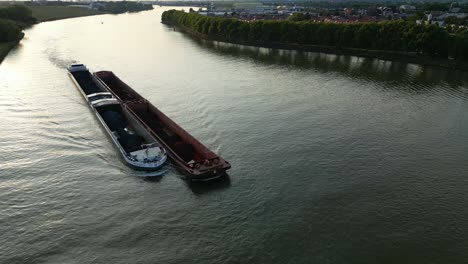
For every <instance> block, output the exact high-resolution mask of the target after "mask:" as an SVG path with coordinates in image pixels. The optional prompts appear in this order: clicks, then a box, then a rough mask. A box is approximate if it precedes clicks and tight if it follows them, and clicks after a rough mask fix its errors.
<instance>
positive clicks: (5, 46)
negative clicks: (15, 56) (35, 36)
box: [0, 40, 19, 63]
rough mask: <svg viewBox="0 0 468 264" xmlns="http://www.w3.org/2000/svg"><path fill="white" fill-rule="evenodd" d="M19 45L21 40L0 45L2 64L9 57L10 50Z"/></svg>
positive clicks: (0, 60)
mask: <svg viewBox="0 0 468 264" xmlns="http://www.w3.org/2000/svg"><path fill="white" fill-rule="evenodd" d="M18 43H19V40H18V41H11V42H3V43H0V63H1V62H2V61H3V59H4V58H5V57H6V55H8V53H9V52H10V50H11V49H13V48H14V47H15V46H16V45H17V44H18Z"/></svg>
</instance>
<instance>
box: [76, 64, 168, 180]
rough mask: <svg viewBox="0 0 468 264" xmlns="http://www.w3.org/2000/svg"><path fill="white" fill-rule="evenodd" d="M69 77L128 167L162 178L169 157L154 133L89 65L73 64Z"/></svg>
mask: <svg viewBox="0 0 468 264" xmlns="http://www.w3.org/2000/svg"><path fill="white" fill-rule="evenodd" d="M68 73H69V75H70V77H71V79H72V80H73V82H74V83H75V85H76V87H77V88H78V90H79V91H80V93H81V95H82V96H83V97H84V98H85V100H86V102H87V103H88V105H89V107H90V108H91V109H92V110H93V112H94V113H95V114H96V117H97V119H98V120H99V122H100V123H101V125H102V126H103V128H104V130H105V131H106V133H107V135H108V136H109V137H110V139H111V140H112V142H113V143H114V145H115V146H116V148H117V149H118V150H119V152H120V153H121V156H122V158H123V160H124V161H125V163H126V164H127V165H128V166H130V167H132V168H134V169H138V170H146V171H157V170H158V171H159V172H160V173H156V174H152V175H151V176H159V175H162V174H163V173H164V172H165V171H164V170H161V167H162V166H163V165H164V163H165V162H166V160H167V154H166V151H165V149H164V148H163V147H161V146H160V145H159V144H158V142H157V141H156V139H155V138H154V137H153V136H152V135H151V133H150V132H148V131H147V130H146V129H145V128H144V127H143V126H142V125H141V124H140V122H139V121H137V120H136V119H135V117H134V116H133V115H131V114H129V113H128V111H127V110H126V108H125V107H122V104H121V103H120V101H119V100H118V99H117V98H115V97H114V96H113V95H112V94H111V93H110V92H109V91H108V90H107V89H106V88H105V87H103V86H102V84H100V82H99V81H97V80H96V79H95V77H94V76H93V75H92V74H91V73H90V72H89V70H88V69H87V68H86V66H85V65H83V64H72V65H70V66H69V67H68Z"/></svg>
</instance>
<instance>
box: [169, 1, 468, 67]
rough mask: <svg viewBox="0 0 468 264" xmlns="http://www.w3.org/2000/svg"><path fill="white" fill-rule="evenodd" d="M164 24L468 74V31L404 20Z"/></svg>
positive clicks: (175, 14) (212, 35)
mask: <svg viewBox="0 0 468 264" xmlns="http://www.w3.org/2000/svg"><path fill="white" fill-rule="evenodd" d="M162 22H163V23H165V24H168V25H170V26H173V27H175V26H176V27H178V28H180V29H182V30H183V31H185V32H188V33H190V34H194V35H196V36H199V37H202V38H206V39H211V40H217V41H223V42H228V43H234V44H241V45H249V46H258V47H266V48H277V49H289V50H301V51H311V52H322V53H332V54H338V55H351V56H359V57H369V58H377V59H382V60H392V61H395V60H398V61H404V62H410V63H416V64H421V65H430V66H439V67H444V68H450V69H460V70H465V71H468V30H466V29H464V28H459V29H457V30H456V33H453V34H452V33H449V32H448V31H447V30H446V29H445V28H441V27H438V26H436V25H418V24H416V23H410V22H405V21H386V22H380V23H374V22H369V23H354V24H336V23H327V22H312V21H301V22H295V21H288V20H279V21H277V20H259V21H248V22H247V21H242V20H238V19H233V18H223V17H206V16H202V15H200V14H197V13H185V12H182V11H177V10H170V11H165V12H164V13H163V15H162Z"/></svg>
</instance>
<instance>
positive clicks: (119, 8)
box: [98, 1, 153, 14]
mask: <svg viewBox="0 0 468 264" xmlns="http://www.w3.org/2000/svg"><path fill="white" fill-rule="evenodd" d="M99 4H101V6H99V7H98V10H99V11H103V12H108V13H112V14H120V13H125V12H139V11H144V10H151V9H153V5H151V4H142V3H138V2H134V1H121V2H99Z"/></svg>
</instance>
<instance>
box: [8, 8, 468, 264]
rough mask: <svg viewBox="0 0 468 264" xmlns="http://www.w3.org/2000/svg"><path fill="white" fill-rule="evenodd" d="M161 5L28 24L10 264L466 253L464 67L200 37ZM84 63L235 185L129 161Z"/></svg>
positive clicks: (467, 82)
mask: <svg viewBox="0 0 468 264" xmlns="http://www.w3.org/2000/svg"><path fill="white" fill-rule="evenodd" d="M162 10H164V8H159V7H158V8H155V10H152V11H148V12H142V13H137V14H122V15H102V16H94V17H85V18H76V19H68V20H61V21H54V22H46V23H41V24H38V25H35V26H34V27H32V28H30V29H28V30H26V32H25V33H26V36H25V38H24V39H23V40H22V41H21V43H20V45H19V46H18V47H17V48H16V49H15V50H13V51H12V52H11V53H10V54H9V55H8V57H7V58H6V59H5V61H4V62H3V63H2V64H1V65H0V89H1V94H0V241H2V243H0V263H466V260H467V259H468V251H467V250H466V249H467V248H468V208H467V204H468V203H467V202H468V193H467V189H468V177H467V176H468V114H467V113H468V77H467V74H466V73H463V72H457V71H448V70H444V69H439V68H426V67H421V66H418V65H414V64H405V63H392V62H388V61H380V60H372V59H363V58H356V57H344V56H334V55H324V54H316V53H300V52H294V51H282V50H271V49H264V48H253V47H242V46H237V45H231V44H225V43H218V42H211V41H203V40H198V39H194V38H192V37H190V36H187V35H185V34H183V33H180V32H177V31H174V29H172V28H170V27H167V26H164V25H162V24H160V15H161V12H162ZM73 62H82V63H85V64H87V65H88V66H89V67H90V68H91V69H92V70H112V71H114V72H115V73H116V74H117V76H119V77H121V79H122V80H124V81H125V82H127V83H128V84H130V85H131V86H132V87H134V88H135V89H136V90H137V91H138V92H140V93H141V94H142V95H143V96H145V97H146V98H148V99H149V100H150V101H151V102H153V103H154V104H155V105H156V106H158V107H159V108H160V109H161V110H163V111H164V112H165V113H166V114H167V115H169V116H170V117H171V118H173V119H174V120H176V121H177V122H178V123H179V124H180V125H181V126H182V127H184V128H185V129H186V130H188V131H189V132H190V133H192V134H193V135H194V136H196V137H197V138H198V139H200V141H202V142H203V143H205V144H206V145H207V146H208V147H209V148H211V149H213V150H215V151H216V152H217V153H219V154H220V155H222V156H223V157H224V158H226V159H227V160H229V161H230V162H231V164H232V169H231V170H230V171H229V178H227V179H224V180H222V181H218V182H213V183H205V184H190V183H187V182H186V181H184V180H183V179H181V175H180V173H179V172H177V171H171V172H169V173H167V174H166V175H165V176H164V177H163V178H162V179H161V180H159V181H157V180H148V179H144V178H142V177H140V176H141V175H140V174H138V173H137V172H134V171H132V170H131V169H129V168H127V167H126V166H125V165H124V164H123V163H122V162H121V161H120V160H119V159H118V155H117V152H116V151H115V149H114V148H113V146H112V145H111V143H110V141H109V140H108V139H107V137H106V135H105V134H104V132H103V131H102V129H101V128H100V126H99V124H98V122H97V120H96V119H95V118H94V117H93V115H92V113H91V112H90V111H89V109H88V107H87V105H86V104H85V102H84V100H83V99H82V98H81V96H80V94H79V93H78V91H77V90H76V88H75V87H74V85H73V84H72V82H71V80H70V79H69V77H68V76H67V74H66V72H65V67H66V66H67V65H68V64H70V63H73Z"/></svg>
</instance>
